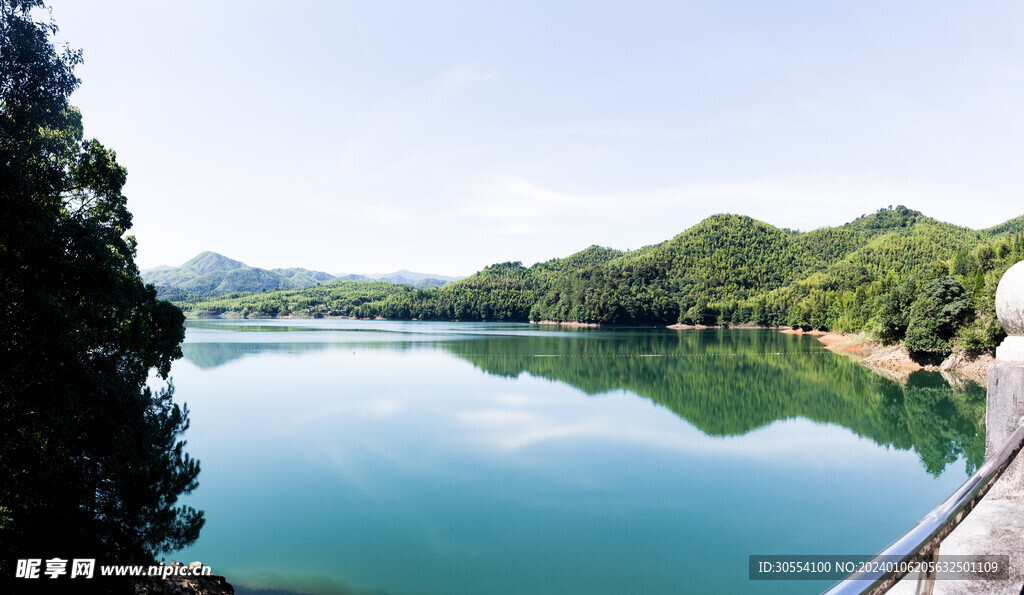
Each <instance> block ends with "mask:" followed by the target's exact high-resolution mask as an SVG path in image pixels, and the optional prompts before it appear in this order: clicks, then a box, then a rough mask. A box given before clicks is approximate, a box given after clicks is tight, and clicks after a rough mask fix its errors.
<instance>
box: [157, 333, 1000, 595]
mask: <svg viewBox="0 0 1024 595" xmlns="http://www.w3.org/2000/svg"><path fill="white" fill-rule="evenodd" d="M186 326H187V334H186V339H185V344H184V345H183V352H184V354H185V357H184V358H183V359H182V360H179V361H178V362H176V363H175V365H174V368H173V370H172V376H173V381H174V385H175V389H176V397H175V398H176V400H177V401H178V402H185V403H187V404H188V407H189V409H190V411H191V421H192V425H191V428H190V429H189V431H188V432H187V434H186V439H187V440H188V447H187V450H188V452H189V453H190V454H191V455H192V456H194V457H196V458H198V459H199V460H200V461H201V463H202V473H201V474H200V477H199V480H200V486H199V489H198V490H196V492H194V493H193V494H192V495H191V496H189V497H188V498H186V500H185V502H186V503H187V504H189V505H192V506H195V507H197V508H200V509H202V510H205V511H206V517H207V524H206V527H205V528H204V529H203V532H202V535H201V536H200V538H199V541H198V542H197V543H196V544H195V545H194V546H192V547H190V548H189V549H187V550H185V551H183V552H176V553H174V554H172V555H171V556H170V558H172V559H178V560H185V561H191V560H202V561H203V562H204V563H207V564H210V565H212V566H213V571H214V572H215V573H217V574H224V575H225V576H226V577H227V578H228V580H229V581H230V582H231V583H232V584H234V585H235V587H236V589H237V592H239V593H246V592H249V591H250V590H260V589H264V590H267V589H269V590H272V591H271V592H272V593H309V594H321V593H395V594H399V593H428V594H429V593H626V592H632V593H687V592H692V593H712V592H714V593H730V592H734V593H746V592H763V593H801V592H806V593H817V592H820V591H821V590H823V589H824V588H826V587H827V586H828V583H822V582H820V581H814V582H812V581H785V582H775V581H750V580H749V579H748V566H747V565H748V556H750V555H752V554H758V555H759V554H874V553H876V552H877V551H878V550H880V549H882V548H883V547H885V546H886V545H888V544H889V543H890V542H891V541H892V540H893V539H895V538H896V537H898V536H899V535H901V534H902V533H903V532H904V531H906V530H907V529H909V528H910V527H911V526H912V525H913V524H914V523H915V522H917V521H918V520H919V519H920V518H921V517H922V516H924V515H925V514H926V513H927V512H928V511H930V510H931V509H932V508H933V507H934V506H935V505H937V504H938V503H939V502H940V501H941V500H942V499H944V498H945V497H946V496H947V495H949V494H950V493H951V492H952V491H953V490H954V489H955V488H956V487H957V486H958V485H959V484H960V483H962V482H963V480H964V479H965V478H966V477H967V475H968V473H970V472H972V471H973V470H974V469H975V468H976V467H977V466H978V465H979V464H980V463H981V462H982V461H983V458H984V449H985V446H984V443H985V436H984V429H983V428H982V427H981V420H982V419H983V417H984V408H985V389H984V388H983V387H981V386H979V385H977V384H975V383H972V382H967V381H956V382H952V383H951V382H948V381H947V380H945V379H944V378H943V377H942V376H941V375H939V374H937V373H926V372H916V373H913V374H910V375H909V376H907V377H905V378H895V379H889V378H886V377H883V376H881V375H879V374H876V373H874V372H871V371H870V370H868V369H866V368H864V367H863V366H860V365H858V364H856V363H854V362H853V361H852V360H851V359H850V358H848V357H846V356H843V355H839V354H835V353H832V352H829V351H827V350H825V349H823V348H822V347H821V345H820V343H818V342H817V341H816V340H814V339H813V338H811V337H803V336H793V335H785V334H781V333H778V332H774V331H768V330H748V329H737V330H683V331H675V330H669V329H664V328H649V329H635V328H634V329H565V328H560V327H551V326H538V325H528V324H497V323H435V322H392V321H357V320H334V319H330V320H327V319H324V320H297V319H288V320H283V319H282V320H190V321H188V322H187V323H186Z"/></svg>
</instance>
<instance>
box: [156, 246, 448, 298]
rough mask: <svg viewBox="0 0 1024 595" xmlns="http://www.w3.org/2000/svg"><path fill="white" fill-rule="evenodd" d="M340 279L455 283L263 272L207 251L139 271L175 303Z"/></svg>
mask: <svg viewBox="0 0 1024 595" xmlns="http://www.w3.org/2000/svg"><path fill="white" fill-rule="evenodd" d="M339 277H341V278H343V279H346V280H350V281H378V280H383V281H387V282H389V283H395V284H399V285H410V286H414V287H420V288H429V287H439V286H441V285H444V284H445V283H447V282H449V281H451V280H453V279H455V278H454V277H444V276H443V275H436V276H435V275H424V274H422V273H414V272H411V271H405V270H402V271H398V272H395V273H389V274H387V275H369V276H363V275H347V276H340V275H339V276H335V275H331V274H330V273H325V272H322V271H311V270H309V269H304V268H298V267H293V268H287V269H262V268H258V267H252V266H249V265H247V264H245V263H244V262H241V261H238V260H234V259H231V258H228V257H227V256H224V255H223V254H218V253H216V252H210V251H206V252H201V253H200V254H198V255H196V256H195V257H194V258H192V259H191V260H189V261H188V262H186V263H185V264H183V265H181V266H179V267H171V266H166V265H164V266H160V267H154V268H151V269H146V270H145V271H142V278H143V279H144V280H145V281H146V283H150V284H152V285H154V286H156V289H157V295H159V296H160V297H161V298H163V299H171V300H175V301H183V300H188V299H195V298H200V297H206V296H215V295H223V294H228V293H243V292H250V293H258V292H264V291H275V290H288V289H302V288H304V287H314V286H316V285H320V284H322V283H328V282H331V281H334V280H335V279H337V278H339Z"/></svg>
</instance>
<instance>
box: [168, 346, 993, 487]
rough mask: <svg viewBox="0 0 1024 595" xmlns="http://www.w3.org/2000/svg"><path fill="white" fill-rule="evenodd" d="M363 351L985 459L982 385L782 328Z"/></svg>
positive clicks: (720, 425)
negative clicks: (878, 364)
mask: <svg viewBox="0 0 1024 595" xmlns="http://www.w3.org/2000/svg"><path fill="white" fill-rule="evenodd" d="M275 330H276V329H275ZM354 346H355V345H354V344H351V343H316V342H295V343H278V342H268V343H186V344H185V345H183V346H182V351H183V352H184V355H185V358H186V359H188V360H189V361H191V362H192V363H194V364H196V365H197V366H199V367H201V368H213V367H216V366H219V365H223V364H226V363H228V362H230V361H232V360H236V359H239V358H242V357H245V356H247V355H254V354H258V353H270V352H275V353H292V354H302V353H308V352H310V351H318V350H323V349H345V348H351V347H354ZM358 346H359V348H360V349H366V348H381V349H409V348H411V347H413V346H417V347H435V348H436V347H438V346H440V347H443V348H444V349H445V350H447V351H449V352H451V353H452V354H454V355H456V356H458V357H460V358H463V359H465V360H467V361H469V362H471V363H472V364H473V365H475V366H476V367H478V368H479V369H481V370H483V371H484V372H486V373H488V374H493V375H498V376H508V377H516V376H518V375H520V374H522V373H524V372H526V373H529V374H530V375H533V376H537V377H541V378H547V379H549V380H554V381H558V382H563V383H565V384H568V385H570V386H573V387H575V388H577V389H579V390H581V391H583V392H585V393H587V394H590V395H597V394H601V393H607V392H611V391H617V390H625V391H629V392H632V393H635V394H637V395H640V396H642V397H645V398H648V399H650V400H651V401H653V402H655V403H658V404H659V405H662V406H663V407H665V408H667V409H669V410H671V411H672V412H673V413H675V414H676V415H678V416H679V417H681V418H683V419H685V420H686V421H688V422H689V423H691V424H693V425H694V426H695V427H697V428H698V429H700V430H701V431H703V432H705V433H707V434H710V435H714V436H729V435H738V434H745V433H747V432H750V431H752V430H755V429H757V428H760V427H763V426H766V425H768V424H770V423H772V422H774V421H777V420H781V419H789V418H797V417H802V418H807V419H811V420H814V421H819V422H823V423H832V424H837V425H840V426H843V427H845V428H849V429H850V430H852V431H854V432H856V433H857V434H859V435H861V436H864V437H866V438H869V439H871V440H873V441H874V442H876V443H878V444H882V445H886V446H892V447H894V448H898V449H903V450H907V449H913V450H914V451H915V452H917V453H918V455H919V456H920V457H921V462H922V463H923V464H924V466H925V468H926V469H927V470H928V471H929V472H930V473H933V474H936V475H937V474H939V473H940V472H941V471H942V470H943V469H945V467H946V466H947V465H948V464H949V463H951V462H953V461H955V460H956V459H957V458H958V457H961V456H963V457H964V458H965V459H966V461H967V468H968V471H971V470H973V469H974V468H976V467H977V466H978V465H980V464H981V463H982V462H983V460H984V456H985V433H984V429H983V428H981V427H980V425H981V420H982V417H983V416H984V412H985V389H984V388H983V387H981V386H979V385H978V384H976V383H974V382H969V381H968V382H963V383H959V386H956V387H953V386H950V384H949V383H947V382H946V381H945V380H944V379H943V378H942V376H941V375H940V374H938V373H933V372H914V373H912V374H910V376H909V377H908V378H907V380H906V382H902V383H897V382H894V381H893V380H890V379H887V378H884V377H881V376H879V375H877V374H874V373H873V372H871V371H870V370H868V369H866V368H864V367H863V366H860V365H858V364H854V363H852V362H851V361H850V360H849V358H846V357H843V356H839V355H836V354H833V353H830V352H828V351H825V350H822V349H821V347H820V345H819V344H818V343H817V342H816V341H814V340H813V339H811V338H809V337H801V338H795V337H792V336H786V335H782V334H780V333H776V332H771V331H714V330H711V331H683V332H678V333H674V332H660V331H652V330H648V329H639V330H636V331H630V330H616V331H613V332H601V331H596V332H589V333H551V334H540V333H537V334H534V333H529V334H525V335H479V336H475V337H473V340H442V341H437V342H397V341H396V342H391V341H387V342H381V343H373V342H360V343H359V344H358ZM801 352H804V353H803V354H801ZM545 356H552V357H545ZM652 356H660V357H652Z"/></svg>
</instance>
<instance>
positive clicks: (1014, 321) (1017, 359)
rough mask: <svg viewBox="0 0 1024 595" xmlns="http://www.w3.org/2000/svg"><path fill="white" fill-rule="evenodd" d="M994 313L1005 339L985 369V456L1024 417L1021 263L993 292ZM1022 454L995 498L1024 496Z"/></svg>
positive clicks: (1023, 266)
mask: <svg viewBox="0 0 1024 595" xmlns="http://www.w3.org/2000/svg"><path fill="white" fill-rule="evenodd" d="M996 314H997V315H998V316H999V322H1000V323H1001V324H1002V325H1003V330H1005V331H1006V335H1007V336H1006V340H1005V341H1003V343H1002V344H1001V345H999V347H997V348H996V362H995V363H994V364H992V365H990V366H989V367H988V403H987V405H986V411H985V432H986V434H985V456H986V457H990V456H992V455H993V454H994V452H995V450H996V449H997V448H999V447H1000V446H1002V445H1003V443H1004V442H1005V441H1006V439H1007V438H1008V437H1009V436H1010V434H1012V433H1013V431H1014V430H1015V429H1016V428H1017V422H1018V421H1019V420H1020V418H1021V417H1024V262H1018V263H1017V264H1015V265H1013V266H1012V267H1010V270H1008V271H1006V274H1004V275H1003V278H1002V280H1000V281H999V288H998V289H997V290H996ZM1022 459H1024V455H1022V456H1018V457H1017V458H1016V459H1015V460H1014V462H1013V463H1012V464H1011V465H1010V467H1009V469H1007V470H1006V473H1005V474H1004V475H1003V477H1002V479H1000V480H999V481H998V482H997V483H996V485H995V487H993V489H992V496H993V497H996V498H1000V497H1008V496H1021V495H1024V462H1022Z"/></svg>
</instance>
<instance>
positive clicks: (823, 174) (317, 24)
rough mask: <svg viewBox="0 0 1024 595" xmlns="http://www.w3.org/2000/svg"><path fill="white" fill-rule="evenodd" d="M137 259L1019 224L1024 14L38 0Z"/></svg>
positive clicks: (330, 254) (386, 266)
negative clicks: (123, 201) (129, 217)
mask: <svg viewBox="0 0 1024 595" xmlns="http://www.w3.org/2000/svg"><path fill="white" fill-rule="evenodd" d="M51 6H52V8H53V15H54V19H55V21H56V22H57V24H58V25H59V26H60V27H61V34H60V37H61V39H63V40H66V41H67V42H69V43H70V44H71V45H72V46H74V47H81V48H82V49H83V50H84V53H85V63H84V64H83V65H82V66H80V67H79V70H78V73H79V75H80V77H81V78H82V81H83V82H82V86H81V88H80V89H79V91H77V92H76V94H75V95H74V97H73V98H72V101H73V103H75V104H76V105H78V106H79V107H80V108H81V109H82V112H83V116H84V120H85V125H86V134H87V135H90V136H95V137H97V138H99V139H100V140H101V141H102V142H103V143H104V144H106V145H108V146H110V147H112V148H114V149H115V150H116V151H117V153H118V159H119V161H120V162H121V163H122V164H123V165H125V166H127V168H128V184H127V186H126V188H125V193H126V194H127V195H128V198H129V208H130V209H131V210H132V212H133V213H134V215H135V219H134V222H135V226H134V228H133V230H132V233H134V234H135V235H136V237H137V238H138V240H139V254H138V263H139V265H140V267H143V268H146V267H150V266H155V265H158V264H172V265H177V264H181V263H182V262H184V261H185V260H187V259H188V258H190V257H192V256H193V255H195V254H196V253H198V252H200V251H202V250H215V251H218V252H222V253H224V254H226V255H228V256H230V257H232V258H236V259H239V260H243V261H245V262H247V263H249V264H252V265H254V266H263V267H279V266H304V267H307V268H315V269H319V270H325V271H328V272H331V273H342V272H344V273H348V272H357V273H358V272H387V271H392V270H396V269H399V268H407V269H412V270H418V271H423V272H433V273H441V274H470V273H472V272H473V271H476V270H478V269H480V268H482V267H483V266H485V265H487V264H490V263H493V262H499V261H505V260H522V261H523V262H524V263H525V264H531V263H533V262H536V261H538V260H547V259H549V258H552V257H557V256H565V255H568V254H570V253H572V252H575V251H577V250H580V249H582V248H585V247H586V246H588V245H590V244H595V243H596V244H600V245H606V246H612V247H615V248H620V249H636V248H639V247H641V246H644V245H646V244H651V243H656V242H660V241H662V240H665V239H668V238H670V237H672V236H674V235H675V234H677V233H679V232H681V231H683V230H684V229H686V228H688V227H690V226H692V225H693V224H695V223H697V222H698V221H700V220H701V219H703V218H704V217H706V216H708V215H711V214H714V213H718V212H733V213H742V214H747V215H751V216H753V217H755V218H758V219H761V220H764V221H767V222H769V223H772V224H774V225H778V226H780V227H789V228H795V229H801V230H810V229H814V228H816V227H821V226H825V225H837V224H841V223H844V222H847V221H849V220H851V219H853V218H855V217H857V216H859V215H861V214H863V213H869V212H872V211H875V210H877V209H878V208H880V207H884V206H887V205H896V204H906V205H907V206H909V207H911V208H915V209H918V210H921V211H923V212H925V213H926V214H928V215H930V216H933V217H936V218H938V219H942V220H946V221H951V222H954V223H958V224H962V225H967V226H970V227H975V228H981V227H988V226H991V225H994V224H996V223H999V222H1001V221H1004V220H1006V219H1009V218H1011V217H1014V216H1017V215H1020V214H1024V200H1021V189H1022V188H1024V167H1021V164H1022V163H1024V38H1022V37H1021V36H1020V35H1019V32H1020V31H1021V30H1024V5H1021V4H1019V3H1015V2H987V3H977V4H972V5H971V6H970V7H966V6H965V5H963V4H962V3H953V2H898V3H896V2H889V1H886V2H872V1H859V2H795V1H792V2H791V1H781V2H772V3H766V2H717V1H716V2H710V1H708V2H664V3H660V2H639V3H636V2H635V3H630V4H629V5H626V4H625V3H604V2H593V3H583V2H573V3H565V2H561V3H559V2H514V3H504V4H497V3H487V2H446V1H436V2H430V3H403V2H387V1H380V2H359V3H349V2H327V1H322V2H313V1H310V2H300V3H295V4H287V3H281V2H264V1H260V0H249V1H245V2H241V1H217V2H209V1H207V2H197V1H191V0H177V1H175V2H170V1H165V0H155V1H150V2H137V1H128V0H121V1H115V0H95V1H92V2H88V3H86V2H81V1H80V0H77V1H76V0H55V1H52V2H51Z"/></svg>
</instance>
